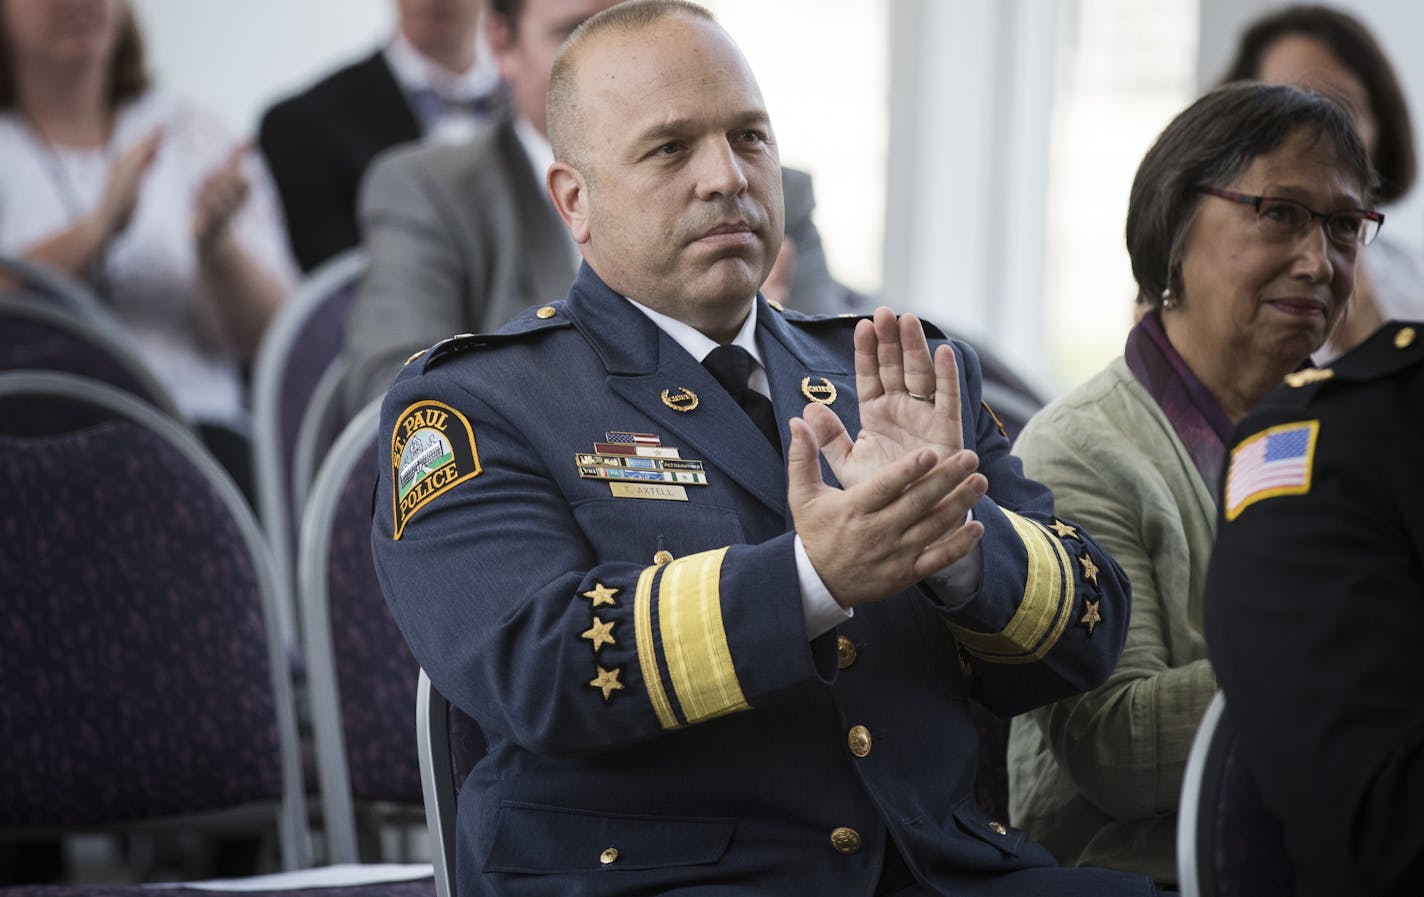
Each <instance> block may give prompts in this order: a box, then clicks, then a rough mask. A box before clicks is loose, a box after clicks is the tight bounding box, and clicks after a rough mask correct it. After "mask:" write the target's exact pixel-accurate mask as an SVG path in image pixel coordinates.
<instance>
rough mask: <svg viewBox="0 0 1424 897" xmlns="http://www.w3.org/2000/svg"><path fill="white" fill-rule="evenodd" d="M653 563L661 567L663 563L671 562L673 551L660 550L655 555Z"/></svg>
mask: <svg viewBox="0 0 1424 897" xmlns="http://www.w3.org/2000/svg"><path fill="white" fill-rule="evenodd" d="M653 563H654V564H657V565H658V566H659V567H661V566H662V565H663V564H671V563H672V552H671V551H659V552H658V553H657V554H655V555H653Z"/></svg>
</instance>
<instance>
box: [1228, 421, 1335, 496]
mask: <svg viewBox="0 0 1424 897" xmlns="http://www.w3.org/2000/svg"><path fill="white" fill-rule="evenodd" d="M1319 435H1320V421H1318V420H1309V421H1300V422H1298V423H1293V424H1281V425H1279V426H1275V427H1271V428H1270V429H1267V430H1262V431H1261V432H1259V433H1257V434H1256V435H1255V436H1252V437H1251V438H1250V439H1247V440H1246V441H1245V442H1243V443H1241V444H1240V445H1238V446H1236V448H1235V449H1233V450H1232V451H1231V467H1230V468H1229V469H1228V471H1227V474H1226V519H1227V520H1235V519H1236V518H1237V517H1239V516H1240V515H1241V512H1242V511H1244V510H1246V508H1248V507H1250V506H1251V505H1252V504H1255V503H1256V502H1258V501H1261V500H1263V499H1267V498H1274V497H1276V496H1278V495H1304V494H1306V493H1307V492H1309V491H1310V478H1311V472H1312V467H1313V464H1314V461H1315V440H1316V437H1317V436H1319Z"/></svg>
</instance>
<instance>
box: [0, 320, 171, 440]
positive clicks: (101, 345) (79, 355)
mask: <svg viewBox="0 0 1424 897" xmlns="http://www.w3.org/2000/svg"><path fill="white" fill-rule="evenodd" d="M26 369H33V370H44V371H60V372H64V373H70V374H77V375H79V376H82V377H90V378H93V379H95V380H99V381H102V382H104V383H107V384H109V385H110V386H114V387H117V388H119V389H121V390H123V391H124V392H127V393H129V394H131V395H134V396H137V397H139V398H141V399H143V400H144V401H146V402H148V403H149V404H150V405H152V406H154V407H155V408H157V409H158V410H159V411H161V412H163V413H164V414H166V415H168V416H169V417H171V418H173V419H175V420H178V419H181V415H180V414H179V411H178V408H177V406H176V405H175V404H174V402H173V398H172V397H171V396H170V395H169V394H168V390H167V389H166V388H164V387H163V385H162V384H160V383H159V382H158V380H157V379H156V378H155V377H154V375H153V373H152V371H151V370H149V367H148V365H147V364H145V363H144V361H143V360H142V359H141V358H140V357H139V355H138V353H137V352H136V351H135V349H134V346H133V345H132V344H131V343H130V341H129V339H128V337H127V335H125V334H124V333H123V332H122V331H118V330H116V329H114V328H112V327H110V326H108V325H106V324H103V323H101V322H98V321H94V320H90V319H86V318H83V317H79V316H76V315H74V314H72V313H71V312H69V311H67V310H66V309H64V308H62V307H59V306H55V305H52V304H46V303H43V302H36V301H34V300H32V299H23V298H18V299H17V298H0V370H5V371H16V370H26Z"/></svg>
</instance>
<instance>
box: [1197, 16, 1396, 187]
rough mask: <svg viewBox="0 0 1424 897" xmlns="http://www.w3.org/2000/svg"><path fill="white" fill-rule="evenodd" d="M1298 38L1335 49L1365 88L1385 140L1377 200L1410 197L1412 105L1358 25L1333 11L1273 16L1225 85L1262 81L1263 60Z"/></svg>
mask: <svg viewBox="0 0 1424 897" xmlns="http://www.w3.org/2000/svg"><path fill="white" fill-rule="evenodd" d="M1293 36H1300V37H1308V38H1310V39H1311V40H1314V41H1318V42H1319V43H1320V44H1322V45H1324V46H1325V47H1327V48H1329V50H1330V52H1331V53H1333V54H1335V56H1336V58H1338V59H1339V60H1340V62H1341V63H1343V64H1344V66H1345V67H1346V68H1348V69H1349V70H1350V71H1351V72H1353V73H1354V74H1355V77H1357V78H1359V79H1360V80H1361V81H1362V82H1363V83H1364V85H1365V92H1366V93H1367V94H1368V95H1369V101H1370V107H1371V108H1370V111H1371V112H1373V113H1374V117H1375V121H1376V122H1378V123H1379V139H1378V141H1377V143H1376V145H1375V152H1374V158H1372V159H1370V163H1371V164H1372V165H1374V167H1375V170H1376V171H1377V172H1379V177H1380V187H1379V193H1378V195H1377V199H1378V200H1379V201H1380V202H1383V203H1388V202H1393V201H1394V200H1396V199H1399V198H1400V197H1402V196H1404V194H1406V193H1408V192H1409V188H1410V187H1412V186H1413V185H1414V176H1415V173H1416V171H1417V167H1418V166H1417V162H1416V159H1415V155H1414V131H1413V127H1412V126H1411V125H1410V123H1409V105H1408V103H1406V102H1405V100H1404V91H1403V89H1402V88H1401V87H1400V86H1399V78H1398V77H1397V76H1396V75H1395V74H1394V67H1393V66H1391V65H1390V64H1389V58H1388V57H1387V56H1385V55H1384V50H1382V49H1380V45H1379V43H1378V42H1376V41H1375V39H1374V36H1373V35H1372V34H1370V32H1369V30H1368V29H1366V28H1365V26H1364V25H1363V24H1361V22H1360V21H1359V20H1358V19H1356V18H1354V17H1352V16H1350V15H1347V14H1346V13H1344V12H1341V11H1340V10H1338V9H1331V8H1330V7H1328V6H1314V5H1297V6H1288V7H1286V8H1284V9H1282V10H1280V11H1278V12H1273V13H1271V14H1270V15H1268V16H1265V17H1263V18H1261V19H1258V20H1256V22H1255V23H1254V24H1252V25H1251V27H1250V28H1248V29H1246V31H1245V33H1243V34H1242V35H1241V42H1240V43H1239V44H1238V45H1237V47H1236V57H1235V59H1234V60H1233V62H1232V63H1231V67H1230V68H1228V69H1227V72H1226V77H1225V78H1223V79H1222V80H1223V82H1227V81H1249V80H1254V79H1257V78H1259V77H1260V74H1261V60H1262V59H1263V58H1264V57H1265V55H1266V52H1267V51H1268V50H1269V49H1270V48H1271V45H1272V44H1274V43H1275V42H1276V41H1278V40H1280V39H1281V38H1284V37H1293Z"/></svg>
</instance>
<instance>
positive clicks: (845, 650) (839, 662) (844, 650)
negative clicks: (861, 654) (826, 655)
mask: <svg viewBox="0 0 1424 897" xmlns="http://www.w3.org/2000/svg"><path fill="white" fill-rule="evenodd" d="M855 656H856V651H855V642H853V641H851V640H850V639H848V638H846V637H845V636H843V635H838V636H836V666H838V667H840V668H841V669H843V670H848V669H850V665H851V664H853V663H855Z"/></svg>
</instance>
